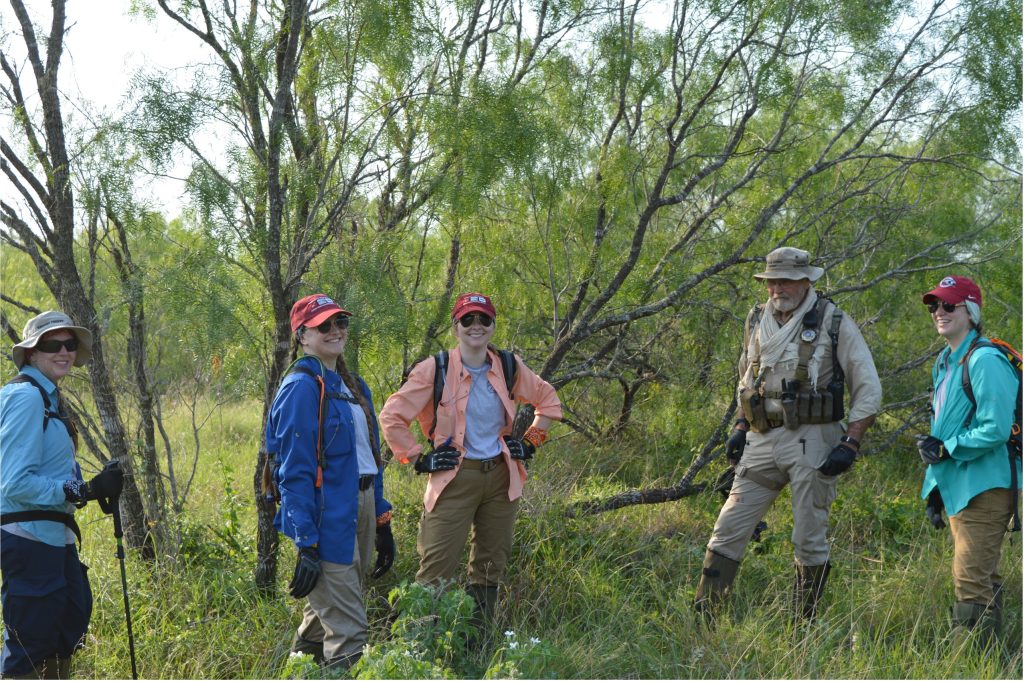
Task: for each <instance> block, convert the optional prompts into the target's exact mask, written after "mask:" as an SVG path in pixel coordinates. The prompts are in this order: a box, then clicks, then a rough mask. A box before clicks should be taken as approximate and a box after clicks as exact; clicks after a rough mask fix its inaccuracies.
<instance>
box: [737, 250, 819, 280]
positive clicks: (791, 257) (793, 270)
mask: <svg viewBox="0 0 1024 681" xmlns="http://www.w3.org/2000/svg"><path fill="white" fill-rule="evenodd" d="M765 261H766V262H765V270H764V272H761V273H760V274H755V275H754V278H755V279H797V280H799V279H810V280H811V281H818V279H820V278H821V275H823V274H825V270H823V269H821V268H820V267H815V266H814V265H812V264H811V254H810V253H808V252H807V251H804V250H801V249H799V248H793V247H792V246H783V247H782V248H776V249H775V250H774V251H772V252H771V253H769V254H768V257H767V258H765Z"/></svg>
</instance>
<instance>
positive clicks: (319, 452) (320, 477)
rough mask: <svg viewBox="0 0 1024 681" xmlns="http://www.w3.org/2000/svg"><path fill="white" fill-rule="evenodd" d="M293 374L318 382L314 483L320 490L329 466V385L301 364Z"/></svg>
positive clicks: (291, 370)
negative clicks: (326, 439)
mask: <svg viewBox="0 0 1024 681" xmlns="http://www.w3.org/2000/svg"><path fill="white" fill-rule="evenodd" d="M292 372H296V373H300V374H305V375H306V376H309V377H311V378H312V379H313V380H314V381H316V386H317V394H318V395H319V398H320V399H319V402H320V404H319V408H318V409H317V422H316V483H314V487H316V488H317V489H320V488H321V487H322V486H323V484H324V466H325V465H326V464H327V461H326V459H325V458H324V421H325V420H326V418H327V399H326V397H327V384H326V383H324V377H323V376H321V375H320V374H318V373H316V372H315V371H313V370H312V369H308V368H307V367H304V366H302V365H301V364H295V365H293V366H292V368H291V369H290V370H289V372H288V373H292ZM285 375H286V376H287V375H288V374H285Z"/></svg>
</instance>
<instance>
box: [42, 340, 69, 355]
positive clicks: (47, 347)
mask: <svg viewBox="0 0 1024 681" xmlns="http://www.w3.org/2000/svg"><path fill="white" fill-rule="evenodd" d="M61 348H64V349H65V350H67V351H68V352H74V351H75V350H77V349H78V339H77V338H68V339H66V340H53V339H51V340H44V341H39V342H38V343H36V350H38V351H39V352H45V353H46V354H48V355H54V354H56V353H58V352H60V349H61Z"/></svg>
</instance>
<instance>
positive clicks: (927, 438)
mask: <svg viewBox="0 0 1024 681" xmlns="http://www.w3.org/2000/svg"><path fill="white" fill-rule="evenodd" d="M917 452H918V454H920V455H921V461H924V462H925V463H926V464H928V465H931V464H933V463H938V462H940V461H942V460H943V459H948V458H949V452H947V451H946V447H945V445H943V444H942V440H940V439H939V438H937V437H932V436H931V435H918V436H917Z"/></svg>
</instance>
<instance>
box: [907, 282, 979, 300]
mask: <svg viewBox="0 0 1024 681" xmlns="http://www.w3.org/2000/svg"><path fill="white" fill-rule="evenodd" d="M936 298H938V299H939V300H941V301H943V302H946V303H950V304H952V305H956V304H957V303H962V302H964V301H967V300H969V301H971V302H972V303H976V304H977V305H978V307H981V289H980V288H978V285H977V284H975V283H974V282H973V281H971V280H970V279H968V278H967V277H943V278H942V281H940V282H939V285H938V286H936V287H935V288H933V289H932V290H931V291H929V292H928V293H926V294H924V295H923V296H921V300H923V301H924V302H925V303H930V302H932V301H933V300H935V299H936Z"/></svg>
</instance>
